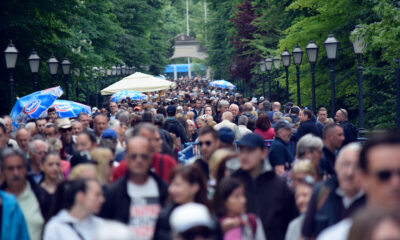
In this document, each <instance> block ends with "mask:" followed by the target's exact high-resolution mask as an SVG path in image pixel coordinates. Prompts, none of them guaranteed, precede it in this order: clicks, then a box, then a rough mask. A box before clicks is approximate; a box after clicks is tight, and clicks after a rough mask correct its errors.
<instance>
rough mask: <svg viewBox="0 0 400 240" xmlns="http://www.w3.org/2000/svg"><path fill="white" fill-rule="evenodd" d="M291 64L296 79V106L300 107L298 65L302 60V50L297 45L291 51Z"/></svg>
mask: <svg viewBox="0 0 400 240" xmlns="http://www.w3.org/2000/svg"><path fill="white" fill-rule="evenodd" d="M292 55H293V62H294V64H295V65H296V77H297V105H299V106H301V97H300V65H301V62H302V60H303V50H301V48H300V47H299V45H297V46H296V47H295V48H294V49H293V51H292Z"/></svg>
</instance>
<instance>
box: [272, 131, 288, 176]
mask: <svg viewBox="0 0 400 240" xmlns="http://www.w3.org/2000/svg"><path fill="white" fill-rule="evenodd" d="M268 158H269V161H270V163H271V165H272V167H275V166H277V165H285V169H288V168H290V165H291V163H292V162H293V156H292V154H291V153H290V151H289V145H288V144H287V143H286V142H284V141H283V140H282V139H280V138H279V137H275V140H274V141H273V142H272V144H271V147H270V149H269V155H268Z"/></svg>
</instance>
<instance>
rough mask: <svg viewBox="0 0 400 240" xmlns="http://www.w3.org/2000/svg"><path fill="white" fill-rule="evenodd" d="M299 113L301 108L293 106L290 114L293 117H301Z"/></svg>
mask: <svg viewBox="0 0 400 240" xmlns="http://www.w3.org/2000/svg"><path fill="white" fill-rule="evenodd" d="M299 113H300V108H299V107H298V106H293V107H292V108H291V109H290V112H289V114H290V115H292V116H299Z"/></svg>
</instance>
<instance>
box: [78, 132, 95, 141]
mask: <svg viewBox="0 0 400 240" xmlns="http://www.w3.org/2000/svg"><path fill="white" fill-rule="evenodd" d="M79 135H86V136H88V138H89V140H90V142H91V143H92V144H93V143H97V139H96V136H95V135H94V134H93V133H92V132H89V131H88V130H86V129H85V130H83V131H82V132H80V133H78V134H77V136H79Z"/></svg>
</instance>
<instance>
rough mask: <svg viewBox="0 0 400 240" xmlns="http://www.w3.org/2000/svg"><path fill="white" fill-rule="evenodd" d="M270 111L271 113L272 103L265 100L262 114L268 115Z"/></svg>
mask: <svg viewBox="0 0 400 240" xmlns="http://www.w3.org/2000/svg"><path fill="white" fill-rule="evenodd" d="M269 111H271V102H270V101H268V100H265V101H264V102H263V103H262V112H264V113H267V112H269Z"/></svg>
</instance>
